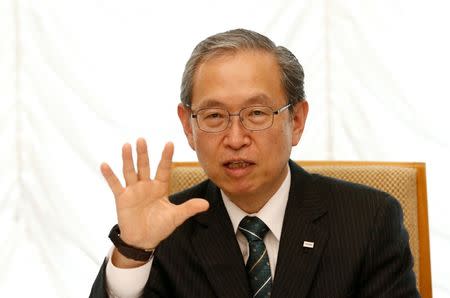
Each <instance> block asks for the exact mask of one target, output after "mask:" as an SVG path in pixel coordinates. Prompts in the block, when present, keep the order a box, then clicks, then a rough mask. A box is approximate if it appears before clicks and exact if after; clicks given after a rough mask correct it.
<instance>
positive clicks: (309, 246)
mask: <svg viewBox="0 0 450 298" xmlns="http://www.w3.org/2000/svg"><path fill="white" fill-rule="evenodd" d="M303 247H307V248H314V242H310V241H303Z"/></svg>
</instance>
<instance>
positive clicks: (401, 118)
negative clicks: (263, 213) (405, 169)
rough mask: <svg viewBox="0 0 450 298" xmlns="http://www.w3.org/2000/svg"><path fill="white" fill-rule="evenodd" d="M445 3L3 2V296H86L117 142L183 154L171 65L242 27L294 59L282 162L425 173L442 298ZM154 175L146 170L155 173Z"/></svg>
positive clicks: (110, 208) (447, 290)
mask: <svg viewBox="0 0 450 298" xmlns="http://www.w3.org/2000/svg"><path fill="white" fill-rule="evenodd" d="M448 9H449V5H448V1H438V0H430V1H389V0H381V1H380V0H364V1H361V0H322V1H312V0H303V1H302V0H283V1H255V0H249V1H237V0H228V1H216V0H214V1H199V0H191V1H159V2H156V1H143V0H130V1H105V0H90V1H87V0H79V1H69V0H42V1H32V0H16V1H14V0H0V37H1V38H0V225H1V227H2V233H1V234H0V243H1V249H0V268H1V269H0V295H1V296H2V297H29V296H39V297H40V296H42V297H44V296H45V297H86V296H87V295H88V292H89V290H90V286H91V284H92V282H93V281H94V278H95V276H96V274H97V271H98V269H99V266H100V264H101V262H102V259H103V257H104V255H105V254H106V253H107V251H108V249H109V247H110V243H109V241H108V239H107V233H108V231H109V228H110V227H111V226H112V225H113V224H114V223H115V209H114V201H113V198H112V195H111V194H110V192H109V190H108V188H107V186H106V184H105V183H104V181H103V180H102V178H101V175H100V172H99V170H98V168H99V164H100V163H101V162H102V161H108V162H110V163H111V164H112V166H113V167H114V168H115V169H116V170H118V171H119V172H120V167H121V164H120V148H121V145H122V144H123V143H124V142H134V141H135V139H136V138H137V137H139V136H143V137H145V138H147V140H148V142H149V145H150V152H151V160H152V162H153V165H156V162H157V161H158V159H159V154H160V152H161V149H162V146H163V144H164V143H165V142H166V141H169V140H170V141H173V142H174V143H175V160H195V159H196V157H195V154H194V152H192V151H191V150H190V148H189V147H188V145H187V142H186V141H185V138H184V134H183V132H182V129H181V126H180V124H179V122H178V118H177V116H176V105H177V103H178V102H179V84H180V78H181V73H182V70H183V67H184V63H185V61H186V60H187V58H188V56H189V54H190V52H191V50H192V48H193V46H194V45H195V44H196V43H197V42H199V41H200V40H202V39H203V38H205V37H206V36H208V35H210V34H213V33H217V32H220V31H224V30H227V29H232V28H236V27H244V28H248V29H253V30H256V31H259V32H261V33H264V34H267V35H268V36H269V37H271V38H272V39H273V40H274V41H275V42H276V43H278V44H282V45H285V46H287V47H288V48H290V49H291V50H292V51H293V52H294V53H295V54H296V55H297V57H298V58H299V60H300V62H301V63H302V64H303V66H304V68H305V73H306V81H305V88H306V93H307V99H308V100H309V102H310V115H309V119H308V122H307V128H306V132H305V134H304V136H303V139H302V141H301V144H300V145H299V146H298V147H297V148H296V149H295V150H294V152H293V155H292V157H293V158H294V159H315V160H317V159H338V160H395V161H424V162H426V163H427V178H428V195H429V217H430V229H431V255H432V270H433V291H434V295H435V297H449V296H450V287H449V286H448V283H447V281H448V276H450V263H449V258H448V256H447V255H448V250H449V249H450V233H449V230H448V227H449V226H450V220H449V216H448V215H447V210H448V209H447V208H449V207H450V203H449V201H448V198H449V197H450V190H449V188H448V186H447V185H446V184H447V183H448V181H447V179H448V176H447V175H448V168H449V166H450V157H449V156H448V152H450V138H449V130H450V117H448V114H449V105H448V101H449V100H450V98H449V96H448V91H447V88H446V87H447V85H448V84H447V77H448V70H449V69H450V59H449V58H448V53H450V40H449V35H450V34H449V32H448V28H450V20H449V18H448V17H447V13H448ZM153 168H155V166H154V167H153Z"/></svg>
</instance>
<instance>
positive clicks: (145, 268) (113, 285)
mask: <svg viewBox="0 0 450 298" xmlns="http://www.w3.org/2000/svg"><path fill="white" fill-rule="evenodd" d="M113 251H114V247H112V248H111V249H110V251H109V253H108V256H107V259H108V263H107V265H106V292H107V293H108V296H109V298H119V297H120V298H138V297H141V296H142V293H143V291H144V287H145V284H146V283H147V280H148V276H149V274H150V269H151V268H152V262H153V256H152V257H151V258H150V260H149V261H148V262H147V263H145V264H144V265H142V266H139V267H136V268H119V267H116V266H114V264H113V263H112V262H111V256H112V253H113Z"/></svg>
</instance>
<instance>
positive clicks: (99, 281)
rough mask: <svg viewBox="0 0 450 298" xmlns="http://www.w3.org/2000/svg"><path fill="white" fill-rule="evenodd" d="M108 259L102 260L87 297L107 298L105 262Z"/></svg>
mask: <svg viewBox="0 0 450 298" xmlns="http://www.w3.org/2000/svg"><path fill="white" fill-rule="evenodd" d="M107 262H108V260H107V259H105V260H104V261H103V264H102V266H101V267H100V271H99V272H98V275H97V278H96V279H95V281H94V284H93V285H92V289H91V294H90V295H89V298H108V294H107V293H106V286H105V285H106V272H105V271H106V264H107Z"/></svg>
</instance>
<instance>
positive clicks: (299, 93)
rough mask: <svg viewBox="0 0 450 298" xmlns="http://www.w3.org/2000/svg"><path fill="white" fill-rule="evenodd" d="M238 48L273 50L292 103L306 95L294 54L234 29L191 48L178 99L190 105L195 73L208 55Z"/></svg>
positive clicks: (272, 43)
mask: <svg viewBox="0 0 450 298" xmlns="http://www.w3.org/2000/svg"><path fill="white" fill-rule="evenodd" d="M239 50H259V51H265V52H267V53H270V54H273V55H274V56H275V58H276V59H277V60H278V64H279V66H280V69H281V83H282V85H283V87H284V91H285V94H286V96H287V101H288V103H290V104H292V106H291V111H292V107H293V106H294V105H295V104H297V103H298V102H300V101H303V100H304V99H305V91H304V89H303V79H304V73H303V68H302V66H301V65H300V63H299V62H298V60H297V58H296V57H295V56H294V54H292V53H291V51H289V50H288V49H287V48H285V47H283V46H276V45H275V43H274V42H273V41H271V40H270V39H269V38H268V37H266V36H264V35H262V34H259V33H257V32H254V31H251V30H246V29H234V30H230V31H226V32H222V33H218V34H215V35H212V36H210V37H208V38H206V39H205V40H203V41H201V42H200V43H199V44H198V45H197V46H196V47H195V48H194V50H193V51H192V54H191V57H190V58H189V60H188V61H187V63H186V66H185V68H184V72H183V77H182V80H181V94H180V95H181V102H182V103H183V104H184V105H185V106H190V105H191V102H192V89H193V86H194V75H195V71H196V70H197V68H198V67H199V65H200V64H201V63H203V62H205V61H206V60H207V59H209V58H212V57H215V56H219V55H223V54H227V53H236V52H238V51H239Z"/></svg>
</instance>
